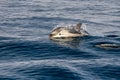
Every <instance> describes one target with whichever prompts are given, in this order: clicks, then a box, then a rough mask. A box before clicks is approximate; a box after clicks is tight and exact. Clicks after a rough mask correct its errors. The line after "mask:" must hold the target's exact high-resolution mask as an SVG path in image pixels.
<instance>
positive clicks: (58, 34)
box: [49, 23, 88, 39]
mask: <svg viewBox="0 0 120 80" xmlns="http://www.w3.org/2000/svg"><path fill="white" fill-rule="evenodd" d="M82 26H83V24H82V23H78V24H76V25H75V26H70V27H57V28H55V29H53V30H52V32H51V33H50V35H49V37H50V39H55V38H75V37H82V36H87V35H88V32H87V31H85V30H84V29H83V28H82Z"/></svg>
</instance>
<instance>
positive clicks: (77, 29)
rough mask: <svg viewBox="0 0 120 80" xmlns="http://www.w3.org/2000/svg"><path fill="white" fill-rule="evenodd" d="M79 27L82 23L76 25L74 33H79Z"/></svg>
mask: <svg viewBox="0 0 120 80" xmlns="http://www.w3.org/2000/svg"><path fill="white" fill-rule="evenodd" d="M81 26H82V23H78V24H77V25H76V26H75V31H77V32H80V29H81Z"/></svg>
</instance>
